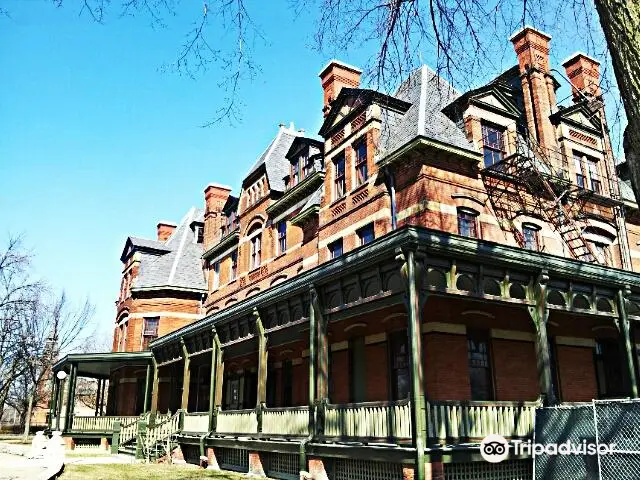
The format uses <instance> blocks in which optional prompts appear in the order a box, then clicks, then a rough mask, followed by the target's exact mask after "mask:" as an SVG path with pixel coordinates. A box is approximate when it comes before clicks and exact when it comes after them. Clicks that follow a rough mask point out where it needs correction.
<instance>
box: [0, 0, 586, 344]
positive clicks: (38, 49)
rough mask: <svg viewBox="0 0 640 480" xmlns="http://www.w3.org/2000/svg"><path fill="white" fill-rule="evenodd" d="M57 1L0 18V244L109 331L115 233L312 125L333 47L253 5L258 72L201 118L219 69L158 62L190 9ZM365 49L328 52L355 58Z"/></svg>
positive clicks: (197, 193)
mask: <svg viewBox="0 0 640 480" xmlns="http://www.w3.org/2000/svg"><path fill="white" fill-rule="evenodd" d="M194 3H196V4H198V3H199V2H194ZM250 3H254V4H255V3H256V2H250ZM72 4H73V5H72ZM65 5H66V6H65V7H63V8H55V7H53V6H52V5H50V3H49V2H39V1H37V0H30V1H17V0H14V1H9V2H7V5H6V7H7V8H8V9H9V11H10V13H11V18H2V17H0V72H1V73H0V242H2V244H3V245H4V243H5V241H6V237H7V236H8V235H9V234H14V235H15V234H23V235H24V238H25V243H26V245H27V246H28V247H29V248H31V249H32V251H33V253H34V255H35V258H34V266H35V268H36V273H37V275H38V276H41V277H43V278H46V279H47V280H48V281H49V282H50V283H51V284H52V285H53V286H54V287H55V288H56V289H63V288H64V289H65V290H66V291H67V292H68V294H69V295H70V297H71V298H72V300H74V301H76V302H80V301H81V300H82V299H83V298H84V297H89V298H90V300H91V301H92V302H93V303H94V304H95V306H96V317H95V325H96V326H97V327H98V329H99V332H101V333H102V334H103V335H105V336H107V337H108V339H109V340H110V335H111V332H112V326H113V322H114V315H115V306H114V301H115V300H116V297H117V294H118V289H119V283H120V272H121V264H120V262H119V256H120V252H121V249H122V248H123V246H124V241H125V239H126V237H127V236H128V235H136V236H142V237H148V238H154V237H155V225H156V223H157V221H158V220H174V221H178V220H179V219H180V218H181V216H182V215H183V214H184V213H185V212H186V211H187V210H188V209H189V207H191V206H201V205H202V204H203V193H202V191H203V189H204V187H205V186H206V185H207V184H208V183H209V182H218V183H224V184H228V185H230V186H232V187H233V188H234V190H235V191H236V192H237V189H238V187H239V185H240V182H241V179H242V177H243V175H244V174H245V173H246V172H247V171H248V169H249V168H250V166H251V165H252V163H253V162H254V161H255V158H256V157H257V156H258V155H259V154H260V152H262V150H263V149H264V148H265V147H266V146H267V144H268V142H269V141H270V139H271V138H272V136H273V135H274V134H275V132H276V130H277V127H278V124H279V123H281V122H282V123H287V124H288V123H289V122H290V121H294V122H295V125H296V127H297V128H305V129H306V130H307V131H308V132H309V133H312V134H315V133H316V132H317V131H318V128H319V127H320V122H321V118H322V115H321V107H322V91H321V87H320V82H319V79H318V76H317V74H318V72H319V70H320V68H321V67H322V66H323V65H324V64H325V63H326V62H327V60H328V59H329V58H331V57H332V56H334V55H335V52H330V51H328V52H324V53H319V52H317V51H315V50H313V49H311V48H310V47H309V45H310V44H311V43H312V33H313V31H314V28H315V25H314V23H313V18H312V17H310V16H308V15H305V16H301V17H296V18H294V15H293V14H292V12H291V11H290V10H289V9H288V2H286V1H283V2H276V1H274V2H269V8H268V9H267V8H254V9H253V10H252V11H253V13H254V15H255V18H254V19H255V21H256V23H257V24H259V25H260V26H261V27H262V31H263V33H264V36H265V39H266V42H265V43H264V44H262V43H257V44H256V50H255V56H256V59H257V60H258V62H259V64H260V66H261V68H262V71H261V72H260V74H259V76H258V77H257V78H256V79H255V80H253V81H252V82H250V83H245V84H243V85H242V88H241V95H242V100H243V102H244V107H243V108H242V110H241V113H242V121H241V122H240V123H239V124H236V125H229V124H228V123H225V122H222V123H219V124H217V125H215V126H213V127H209V128H201V127H200V126H199V125H201V124H202V123H204V122H206V121H207V120H208V119H210V118H211V117H212V116H213V114H214V113H215V111H216V108H218V106H219V105H220V102H222V101H223V100H222V97H223V95H224V93H223V92H221V91H220V89H219V88H218V87H217V84H218V83H219V81H220V78H219V77H218V75H219V72H218V71H216V70H215V69H214V70H210V71H209V72H207V73H205V74H203V75H199V76H197V78H195V79H191V78H189V77H187V76H180V75H176V74H173V73H163V72H162V71H161V70H162V69H161V67H162V65H163V64H166V63H168V62H171V61H172V60H173V59H174V58H175V56H176V54H177V52H178V51H179V49H180V46H181V44H182V42H183V40H184V34H185V33H186V32H187V31H188V29H189V20H188V19H187V18H182V17H180V16H178V17H177V18H176V19H174V20H172V23H171V24H170V25H169V26H168V27H167V28H164V29H162V28H160V29H158V28H155V29H154V28H150V27H149V22H148V20H147V19H145V18H124V19H119V18H115V17H114V16H112V17H110V18H107V22H106V24H105V25H98V24H95V23H93V22H91V21H90V20H89V19H88V18H87V17H86V16H80V15H78V9H77V8H76V7H75V2H67V3H66V4H65ZM182 5H188V3H186V2H183V3H182ZM258 5H260V4H258ZM262 5H264V4H262ZM228 41H232V39H228ZM505 41H506V38H505ZM574 48H575V47H574ZM368 53H369V52H367V51H366V50H365V49H354V50H353V51H350V52H348V53H347V54H344V53H340V54H339V55H340V58H341V59H342V60H344V61H346V62H348V63H352V64H355V65H363V64H364V63H365V62H366V60H367V59H368ZM554 53H556V54H557V56H558V57H562V56H567V55H566V54H568V53H571V52H569V51H563V50H562V49H557V50H556V51H555V52H554ZM565 53H566V54H565ZM424 60H425V62H426V63H431V62H429V58H428V56H427V57H424ZM507 60H508V62H509V63H510V62H511V61H513V63H515V57H511V58H507ZM556 65H557V63H556Z"/></svg>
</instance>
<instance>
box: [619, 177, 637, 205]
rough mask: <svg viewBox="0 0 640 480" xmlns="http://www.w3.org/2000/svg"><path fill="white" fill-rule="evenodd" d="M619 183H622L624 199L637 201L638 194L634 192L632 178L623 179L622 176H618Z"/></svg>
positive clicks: (621, 188)
mask: <svg viewBox="0 0 640 480" xmlns="http://www.w3.org/2000/svg"><path fill="white" fill-rule="evenodd" d="M618 184H619V185H620V196H621V197H622V199H623V200H627V201H629V202H633V203H636V196H635V194H634V193H633V188H632V187H631V180H622V179H621V178H618Z"/></svg>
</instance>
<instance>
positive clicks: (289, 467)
mask: <svg viewBox="0 0 640 480" xmlns="http://www.w3.org/2000/svg"><path fill="white" fill-rule="evenodd" d="M260 456H261V458H262V462H263V463H262V466H263V467H264V470H265V473H266V474H267V475H268V476H269V477H274V478H281V479H283V480H289V479H291V480H298V479H299V478H300V456H299V455H296V454H295V453H272V452H264V453H261V454H260Z"/></svg>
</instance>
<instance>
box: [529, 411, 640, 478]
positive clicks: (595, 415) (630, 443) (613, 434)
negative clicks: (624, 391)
mask: <svg viewBox="0 0 640 480" xmlns="http://www.w3.org/2000/svg"><path fill="white" fill-rule="evenodd" d="M534 444H538V445H545V446H546V448H545V451H544V452H542V453H540V452H536V455H535V457H534V469H533V473H534V479H536V480H547V479H562V480H564V479H567V480H573V479H576V480H585V479H586V480H591V479H593V480H619V479H625V480H636V479H637V480H640V400H594V401H593V402H591V403H585V404H575V405H560V406H557V407H548V408H540V409H537V410H536V423H535V432H534ZM549 445H555V446H556V447H555V448H557V452H558V454H555V452H554V447H550V448H551V450H549ZM562 453H564V454H562ZM566 453H569V454H566Z"/></svg>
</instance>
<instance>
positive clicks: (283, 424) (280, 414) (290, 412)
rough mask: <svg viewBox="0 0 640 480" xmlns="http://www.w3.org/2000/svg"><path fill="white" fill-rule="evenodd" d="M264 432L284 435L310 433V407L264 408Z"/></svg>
mask: <svg viewBox="0 0 640 480" xmlns="http://www.w3.org/2000/svg"><path fill="white" fill-rule="evenodd" d="M262 433H263V434H270V435H273V434H277V435H284V436H307V435H309V407H288V408H265V409H263V410H262Z"/></svg>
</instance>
